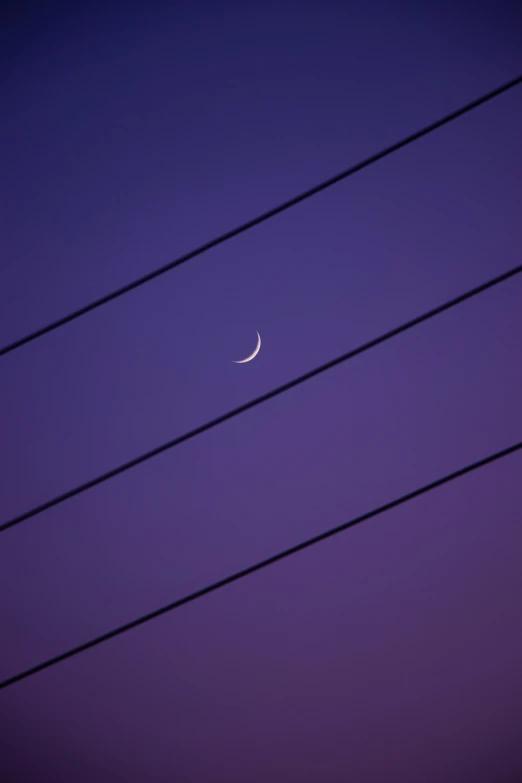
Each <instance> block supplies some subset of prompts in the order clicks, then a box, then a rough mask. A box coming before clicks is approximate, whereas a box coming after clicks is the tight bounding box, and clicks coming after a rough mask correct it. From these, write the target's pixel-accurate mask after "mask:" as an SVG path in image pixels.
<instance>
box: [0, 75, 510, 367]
mask: <svg viewBox="0 0 522 783" xmlns="http://www.w3.org/2000/svg"><path fill="white" fill-rule="evenodd" d="M521 82H522V75H520V76H517V77H516V78H515V79H511V80H510V81H508V82H505V83H504V84H502V85H500V86H499V87H496V88H495V89H494V90H491V91H490V92H487V93H485V94H484V95H482V96H481V97H479V98H476V99H475V100H473V101H470V103H467V104H466V105H464V106H462V107H461V108H460V109H457V110H456V111H453V112H450V113H449V114H446V115H445V116H444V117H442V118H441V119H439V120H436V121H435V122H432V123H431V124H430V125H426V126H425V127H424V128H421V129H420V130H418V131H416V132H415V133H412V134H410V135H409V136H406V137H405V138H403V139H401V140H400V141H398V142H395V143H394V144H391V145H390V146H388V147H385V148H384V149H383V150H381V151H380V152H377V153H375V154H374V155H370V157H368V158H365V159H364V160H362V161H360V162H359V163H356V164H355V165H354V166H350V168H348V169H345V170H344V171H341V172H340V173H338V174H336V175H335V176H333V177H330V178H329V179H326V180H324V181H323V182H320V183H319V184H318V185H315V186H314V187H311V188H309V189H308V190H305V191H303V192H302V193H299V194H298V195H296V196H293V197H292V198H290V199H288V200H287V201H284V202H283V203H281V204H279V205H278V206H276V207H273V208H272V209H269V210H267V211H266V212H263V213H262V214H260V215H258V216H257V217H255V218H252V219H251V220H248V221H246V222H245V223H242V224H241V225H239V226H237V227H236V228H234V229H232V230H230V231H226V232H225V233H224V234H221V235H220V236H218V237H215V238H214V239H212V240H210V241H209V242H206V243H205V244H203V245H200V246H199V247H197V248H195V249H194V250H191V251H190V252H188V253H185V254H184V255H182V256H179V257H178V258H176V259H175V260H174V261H170V262H169V263H168V264H165V265H164V266H161V267H158V268H157V269H154V270H153V271H152V272H148V273H147V274H145V275H142V276H141V277H139V278H137V279H136V280H133V281H132V282H130V283H127V284H126V285H123V286H121V287H120V288H117V289H115V290H114V291H111V292H110V293H108V294H105V295H104V296H101V297H100V298H99V299H95V300H93V301H92V302H90V303H89V304H87V305H84V306H83V307H80V308H78V309H77V310H73V311H72V312H70V313H69V314H67V315H65V316H63V317H61V318H58V319H56V320H55V321H51V322H50V323H48V324H47V325H45V326H42V327H41V328H39V329H36V330H35V331H33V332H30V333H28V334H26V335H25V336H24V337H20V338H18V339H17V340H14V341H13V342H11V343H8V344H7V345H4V346H3V347H2V348H0V356H4V355H6V354H8V353H10V352H12V351H14V350H16V349H18V348H21V347H22V346H23V345H27V344H28V343H30V342H32V341H33V340H36V339H38V338H40V337H43V336H44V335H46V334H49V332H52V331H54V330H55V329H58V328H60V327H62V326H65V325H66V324H68V323H70V322H71V321H74V320H76V319H77V318H80V317H81V316H83V315H86V314H87V313H90V312H92V311H93V310H96V309H97V308H99V307H102V306H103V305H105V304H108V303H109V302H112V301H114V300H115V299H118V298H119V297H120V296H123V295H124V294H127V293H129V292H130V291H133V290H134V289H136V288H139V287H140V286H142V285H145V283H148V282H150V281H151V280H154V279H155V278H157V277H159V276H160V275H163V274H165V273H166V272H169V271H170V270H171V269H175V268H176V267H179V266H181V265H182V264H185V263H186V262H187V261H190V260H191V259H193V258H196V256H200V255H202V254H203V253H205V252H207V251H208V250H210V249H211V248H214V247H217V246H218V245H221V244H222V243H223V242H227V241H228V240H230V239H232V238H233V237H236V236H238V235H239V234H242V233H244V232H245V231H248V230H249V229H251V228H254V226H258V225H260V224H261V223H264V222H265V221H266V220H269V219H270V218H272V217H275V216H276V215H279V214H281V213H282V212H285V211H286V210H287V209H290V208H291V207H294V206H295V205H296V204H299V203H301V202H302V201H305V200H306V199H308V198H311V197H312V196H314V195H316V194H317V193H320V192H321V191H323V190H326V189H327V188H330V187H331V186H332V185H335V184H337V183H338V182H341V181H342V180H344V179H346V178H347V177H350V176H352V175H353V174H355V173H356V172H358V171H361V170H362V169H365V168H367V167H368V166H370V165H372V164H373V163H376V162H377V161H379V160H382V159H383V158H385V157H387V156H388V155H391V154H392V153H394V152H397V151H398V150H400V149H401V148H403V147H406V146H407V145H409V144H411V143H413V142H414V141H417V140H418V139H420V138H422V137H423V136H427V135H428V134H429V133H432V132H433V131H435V130H437V129H438V128H441V127H442V126H443V125H446V124H448V123H449V122H452V121H453V120H456V119H457V118H459V117H462V116H463V115H464V114H466V113H467V112H470V111H472V110H473V109H476V108H477V107H479V106H481V105H482V104H484V103H487V102H488V101H490V100H492V99H493V98H496V97H498V96H499V95H501V94H502V93H505V92H507V91H508V90H511V89H513V88H514V87H516V86H517V85H519V84H520V83H521Z"/></svg>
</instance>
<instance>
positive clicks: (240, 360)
mask: <svg viewBox="0 0 522 783" xmlns="http://www.w3.org/2000/svg"><path fill="white" fill-rule="evenodd" d="M256 334H257V345H256V347H255V350H254V351H253V352H252V353H251V354H250V356H247V358H246V359H239V361H236V360H235V359H233V362H234V364H244V363H245V362H251V361H252V359H255V357H256V356H257V354H258V353H259V349H260V348H261V336H260V334H259V332H256Z"/></svg>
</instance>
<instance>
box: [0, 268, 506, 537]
mask: <svg viewBox="0 0 522 783" xmlns="http://www.w3.org/2000/svg"><path fill="white" fill-rule="evenodd" d="M520 272H522V264H521V265H519V266H516V267H513V268H512V269H510V270H508V271H507V272H504V273H503V274H501V275H499V276H498V277H494V278H492V279H491V280H488V281H487V282H486V283H482V285H479V286H477V287H476V288H472V289H471V290H469V291H466V293H464V294H461V295H460V296H457V297H455V298H454V299H450V300H449V301H448V302H445V303H444V304H442V305H439V306H438V307H435V308H434V309H433V310H428V312H426V313H424V314H423V315H420V316H417V317H416V318H413V319H412V320H411V321H406V323H404V324H402V325H401V326H397V327H396V328H395V329H391V330H390V331H389V332H385V333H384V334H382V335H380V336H379V337H376V338H374V339H373V340H370V341H369V342H367V343H363V345H360V346H359V347H358V348H354V349H352V350H351V351H348V353H345V354H342V356H338V357H337V358H336V359H332V360H331V361H329V362H326V364H322V365H321V366H320V367H316V368H315V369H314V370H310V371H309V372H307V373H305V374H304V375H300V376H299V377H298V378H294V380H292V381H289V382H288V383H284V384H283V385H282V386H279V387H277V388H276V389H273V390H272V391H270V392H267V393H266V394H262V395H260V396H259V397H256V398H255V399H253V400H250V402H247V403H245V404H244V405H240V406H239V407H238V408H234V410H231V411H229V412H228V413H225V414H223V415H222V416H218V417H217V418H216V419H212V421H209V422H207V423H206V424H202V425H201V426H200V427H196V428H195V429H193V430H190V431H189V432H186V433H185V434H184V435H180V436H179V437H177V438H174V439H173V440H170V441H168V442H167V443H163V444H162V445H161V446H157V447H156V448H155V449H152V450H151V451H148V452H146V453H145V454H141V455H140V456H139V457H135V458H134V459H131V460H129V462H125V463H124V464H123V465H120V466H119V467H117V468H113V469H112V470H109V471H107V473H102V475H100V476H97V477H96V478H94V479H91V480H90V481H86V482H85V483H84V484H80V485H79V486H78V487H75V488H74V489H71V490H69V491H68V492H64V493H63V494H62V495H58V496H57V497H55V498H53V499H52V500H48V501H47V502H46V503H42V504H41V505H39V506H36V507H34V508H32V509H30V510H29V511H26V512H25V513H23V514H20V515H19V516H17V517H14V518H13V519H10V520H8V521H7V522H4V523H3V524H2V525H0V532H2V531H4V530H7V529H8V528H10V527H14V526H15V525H18V524H20V523H21V522H23V521H24V520H26V519H30V518H31V517H35V516H36V515H37V514H41V513H42V512H43V511H46V510H47V509H49V508H53V507H54V506H58V505H59V504H60V503H63V502H64V501H65V500H68V499H69V498H72V497H75V496H76V495H79V494H80V493H82V492H86V491H87V490H88V489H92V488H93V487H95V486H97V485H98V484H102V483H103V482H104V481H108V480H109V479H111V478H114V477H115V476H118V475H119V474H120V473H124V472H125V471H127V470H130V468H134V467H136V465H140V464H141V463H142V462H145V461H146V460H149V459H152V457H156V456H157V455H158V454H161V453H162V452H164V451H167V450H168V449H172V448H174V446H178V445H179V444H180V443H184V442H185V441H187V440H190V439H191V438H195V437H196V435H201V433H203V432H206V431H207V430H210V429H212V428H213V427H217V426H218V424H222V423H223V422H225V421H228V419H232V418H234V417H235V416H239V414H240V413H244V412H245V411H247V410H250V408H255V407H256V406H257V405H261V403H263V402H267V400H270V399H272V398H273V397H277V396H278V395H279V394H282V393H283V392H286V391H288V390H289V389H293V388H294V386H299V384H301V383H304V382H305V381H308V380H310V378H314V377H315V376H316V375H320V374H321V373H323V372H326V370H330V369H331V368H332V367H335V366H336V365H338V364H341V363H342V362H346V361H348V359H352V358H353V357H354V356H357V355H358V354H360V353H363V352H364V351H368V350H370V348H374V347H375V346H377V345H380V343H384V342H385V341H386V340H390V339H391V338H392V337H396V336H397V335H399V334H401V333H402V332H405V331H407V330H408V329H412V328H413V327H414V326H417V325H418V324H421V323H423V321H427V320H428V319H430V318H433V317H434V316H436V315H439V313H442V312H444V311H445V310H449V309H450V308H452V307H455V306H456V305H458V304H461V303H462V302H464V301H465V300H466V299H471V297H473V296H477V294H480V293H482V292H483V291H486V290H487V289H488V288H492V287H493V286H495V285H498V284H499V283H502V282H504V281H505V280H508V279H509V278H511V277H514V275H517V274H519V273H520Z"/></svg>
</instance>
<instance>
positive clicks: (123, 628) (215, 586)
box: [0, 441, 522, 690]
mask: <svg viewBox="0 0 522 783" xmlns="http://www.w3.org/2000/svg"><path fill="white" fill-rule="evenodd" d="M521 448H522V441H519V442H518V443H515V444H514V445H513V446H509V447H508V448H507V449H502V451H497V452H496V453H495V454H490V455H489V456H488V457H484V458H483V459H481V460H478V462H473V463H471V465H467V466H466V467H464V468H460V469H459V470H456V471H454V472H453V473H449V474H448V475H446V476H443V477H442V478H439V479H437V480H436V481H432V482H430V483H429V484H425V485H424V486H423V487H420V489H416V490H414V491H413V492H408V493H407V494H406V495H401V497H399V498H396V499H395V500H392V501H390V502H389V503H385V504H384V505H383V506H378V507H377V508H374V509H372V510H371V511H367V512H366V513H365V514H361V516H359V517H355V518H354V519H351V520H349V521H348V522H344V523H343V524H342V525H338V526H337V527H333V528H330V530H327V531H325V532H324V533H320V534H319V535H317V536H313V537H312V538H308V539H307V540H306V541H302V542H301V543H299V544H295V545H294V546H292V547H290V548H289V549H284V550H283V551H282V552H278V553H277V554H275V555H272V556H271V557H267V558H266V559H265V560H261V561H259V562H258V563H255V564H254V565H251V566H249V567H248V568H244V569H243V570H242V571H236V573H235V574H232V575H231V576H227V577H225V579H220V580H219V581H217V582H213V583H212V584H210V585H207V586H206V587H203V588H201V589H200V590H196V592H195V593H189V595H186V596H184V597H183V598H179V599H178V600H177V601H173V602H172V603H170V604H167V605H166V606H162V607H161V608H160V609H156V610H155V611H153V612H149V613H148V614H144V615H142V616H141V617H138V618H137V619H135V620H131V622H128V623H124V624H123V625H120V626H118V627H117V628H114V629H113V630H112V631H108V632H107V633H104V634H102V635H101V636H97V637H95V638H94V639H91V640H90V641H88V642H85V643H84V644H80V645H78V646H77V647H73V648H71V649H70V650H67V652H64V653H61V654H60V655H56V656H55V657H54V658H49V659H48V660H47V661H44V662H43V663H39V664H38V665H37V666H33V667H32V668H31V669H26V670H25V671H23V672H20V673H19V674H15V675H14V676H13V677H8V678H7V679H6V680H3V682H0V690H1V689H2V688H7V687H8V686H9V685H14V683H15V682H20V680H25V679H26V678H27V677H31V676H33V675H34V674H37V673H38V672H41V671H43V670H44V669H48V668H49V667H50V666H55V665H56V664H57V663H61V661H65V660H66V659H67V658H72V657H73V656H74V655H78V654H79V653H81V652H85V651H86V650H89V649H91V647H96V646H97V645H98V644H102V642H107V641H109V639H113V638H114V637H115V636H119V635H120V634H122V633H126V632H127V631H130V630H131V629H132V628H136V627H137V626H139V625H143V624H144V623H147V622H149V620H154V619H155V618H156V617H159V616H160V615H162V614H166V613H167V612H171V611H172V610H173V609H178V608H179V607H180V606H183V605H184V604H188V603H190V602H191V601H195V600H196V599H197V598H202V597H203V596H204V595H207V594H208V593H213V592H214V591H215V590H219V589H220V588H221V587H225V586H226V585H229V584H232V582H237V581H238V580H239V579H243V578H244V577H245V576H249V575H250V574H253V573H254V572H255V571H260V570H261V569H262V568H266V567H267V566H269V565H272V564H273V563H277V562H278V561H279V560H283V559H285V558H287V557H290V555H295V554H296V553H297V552H300V551H302V550H303V549H307V548H308V547H310V546H312V545H314V544H318V543H319V542H320V541H324V540H325V539H327V538H330V537H331V536H335V535H337V533H341V532H343V531H344V530H347V529H348V528H350V527H355V525H358V524H359V523H360V522H364V521H366V520H367V519H371V518H372V517H376V516H378V515H379V514H383V513H384V512H385V511H390V510H391V509H392V508H395V507H396V506H400V505H401V504H402V503H407V502H408V501H410V500H413V498H416V497H419V495H423V494H424V493H426V492H430V491H431V490H432V489H435V488H436V487H440V486H442V485H443V484H447V483H448V482H450V481H453V480H454V479H456V478H459V477H460V476H463V475H465V474H466V473H471V472H472V471H474V470H477V469H478V468H481V467H483V466H484V465H488V464H490V463H491V462H495V461H496V460H498V459H501V458H502V457H507V456H508V454H513V453H514V452H515V451H518V449H521Z"/></svg>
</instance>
